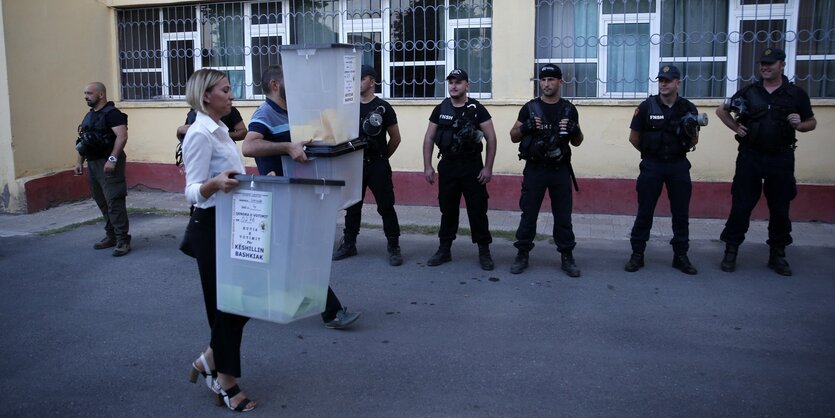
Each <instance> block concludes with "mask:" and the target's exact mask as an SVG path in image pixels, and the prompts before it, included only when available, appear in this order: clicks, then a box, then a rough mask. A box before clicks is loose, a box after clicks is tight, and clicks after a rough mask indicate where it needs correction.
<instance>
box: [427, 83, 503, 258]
mask: <svg viewBox="0 0 835 418" xmlns="http://www.w3.org/2000/svg"><path fill="white" fill-rule="evenodd" d="M469 86H470V83H469V76H468V75H467V73H466V72H465V71H464V70H461V69H454V70H452V71H451V72H450V73H449V75H448V76H447V89H448V91H449V98H446V99H444V100H443V101H442V102H441V104H439V105H438V106H435V109H433V110H432V115H431V116H429V126H428V127H427V128H426V134H425V135H424V137H423V175H424V177H425V178H426V181H428V182H429V183H430V184H434V183H435V169H434V168H433V167H432V151H433V150H434V148H435V145H437V146H438V150H439V153H440V155H441V161H440V162H438V176H439V181H438V203H439V205H440V209H441V227H440V230H439V231H438V238H439V239H440V246H439V247H438V251H437V252H435V254H434V255H433V256H432V257H431V258H430V259H429V261H427V263H426V264H427V265H429V266H437V265H440V264H443V263H446V262H448V261H451V260H452V253H451V251H450V248H451V247H452V241H453V240H455V235H456V234H457V233H458V214H459V204H460V202H461V196H462V195H463V196H464V201H465V202H466V204H467V217H468V218H469V220H470V230H471V231H472V241H473V243H475V244H478V261H479V264H480V265H481V268H482V269H483V270H493V267H494V264H493V257H492V256H491V255H490V243H491V242H493V237H492V236H491V235H490V229H489V225H488V221H487V199H488V198H489V196H488V194H487V183H489V182H490V179H491V178H492V177H493V161H494V160H495V158H496V132H495V130H494V129H493V121H492V119H491V117H490V113H489V112H488V111H487V109H486V108H485V107H484V106H482V104H481V103H479V102H478V100H475V99H472V98H469V97H467V92H468V90H469ZM482 139H483V140H484V142H486V143H487V153H486V154H485V158H484V162H483V163H482V161H481V150H482Z"/></svg>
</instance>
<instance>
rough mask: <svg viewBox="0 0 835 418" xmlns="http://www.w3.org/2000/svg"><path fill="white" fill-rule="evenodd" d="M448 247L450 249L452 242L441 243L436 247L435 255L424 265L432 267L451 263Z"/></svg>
mask: <svg viewBox="0 0 835 418" xmlns="http://www.w3.org/2000/svg"><path fill="white" fill-rule="evenodd" d="M450 247H452V241H441V245H440V246H438V251H435V254H433V255H432V257H430V258H429V261H427V262H426V265H427V266H431V267H434V266H440V265H441V264H444V263H448V262H450V261H452V252H451V251H450Z"/></svg>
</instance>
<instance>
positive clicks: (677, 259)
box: [673, 253, 699, 274]
mask: <svg viewBox="0 0 835 418" xmlns="http://www.w3.org/2000/svg"><path fill="white" fill-rule="evenodd" d="M673 267H675V268H677V269H679V270H681V271H682V272H683V273H685V274H698V273H699V270H696V268H695V267H693V264H692V263H690V259H689V258H688V257H687V253H680V254H676V255H674V256H673Z"/></svg>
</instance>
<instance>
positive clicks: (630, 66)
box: [534, 0, 835, 98]
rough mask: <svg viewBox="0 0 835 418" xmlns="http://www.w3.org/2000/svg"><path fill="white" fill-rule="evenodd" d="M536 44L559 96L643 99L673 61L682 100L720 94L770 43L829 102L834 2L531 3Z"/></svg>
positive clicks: (789, 69)
mask: <svg viewBox="0 0 835 418" xmlns="http://www.w3.org/2000/svg"><path fill="white" fill-rule="evenodd" d="M535 39H536V41H535V46H534V47H535V57H536V65H535V67H539V66H541V65H542V64H544V63H554V64H557V65H559V66H560V68H561V69H562V70H563V79H564V80H565V85H564V87H563V95H564V96H566V97H574V98H582V97H591V98H640V97H646V95H647V94H653V93H656V92H657V91H658V85H657V82H656V80H655V75H656V74H657V71H658V67H659V65H660V64H661V63H672V64H675V65H676V66H678V67H679V69H681V71H682V80H683V84H682V87H681V89H680V93H681V94H682V96H685V97H688V98H722V97H726V96H729V95H730V94H732V93H733V92H735V91H736V90H737V89H739V88H741V87H743V86H745V85H748V84H751V83H753V82H754V81H756V80H757V78H758V76H759V75H758V66H759V63H758V62H757V61H758V59H759V56H760V54H761V53H762V51H763V50H764V49H765V48H768V47H778V48H782V49H784V50H785V51H786V55H787V58H786V71H785V73H786V76H787V77H788V78H789V79H791V80H793V81H794V82H795V83H797V84H798V85H799V86H801V87H803V88H804V89H805V90H806V91H807V92H808V93H809V95H810V96H811V97H816V98H833V97H835V0H770V1H769V0H732V1H725V0H536V37H535ZM537 88H538V87H537ZM535 93H536V94H538V92H535Z"/></svg>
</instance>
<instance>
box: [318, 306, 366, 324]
mask: <svg viewBox="0 0 835 418" xmlns="http://www.w3.org/2000/svg"><path fill="white" fill-rule="evenodd" d="M359 317H360V313H359V312H348V308H342V309H340V310H339V311H338V312H336V317H334V318H333V319H331V320H330V321H328V322H325V328H330V329H345V328H348V327H349V326H350V325H351V324H353V323H354V322H356V320H357V319H358V318H359Z"/></svg>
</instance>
